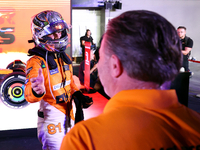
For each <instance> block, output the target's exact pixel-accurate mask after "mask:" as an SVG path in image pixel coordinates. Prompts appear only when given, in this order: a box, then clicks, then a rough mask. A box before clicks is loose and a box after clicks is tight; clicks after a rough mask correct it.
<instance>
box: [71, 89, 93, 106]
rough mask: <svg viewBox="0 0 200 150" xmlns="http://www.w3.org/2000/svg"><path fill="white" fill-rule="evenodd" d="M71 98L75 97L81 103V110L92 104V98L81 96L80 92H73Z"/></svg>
mask: <svg viewBox="0 0 200 150" xmlns="http://www.w3.org/2000/svg"><path fill="white" fill-rule="evenodd" d="M73 97H76V98H77V99H78V100H79V101H80V102H81V104H82V108H88V107H90V106H91V105H92V104H93V100H92V98H91V97H89V96H85V95H83V94H82V93H81V91H76V92H74V94H73Z"/></svg>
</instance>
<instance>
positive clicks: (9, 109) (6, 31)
mask: <svg viewBox="0 0 200 150" xmlns="http://www.w3.org/2000/svg"><path fill="white" fill-rule="evenodd" d="M44 10H54V11H57V12H59V13H60V14H61V15H62V16H63V18H64V20H65V21H66V22H67V24H68V25H70V24H71V0H4V1H0V61H1V63H0V77H2V76H1V73H3V72H4V73H5V71H4V70H3V69H5V68H6V66H8V64H9V63H11V62H13V61H14V60H16V59H18V60H22V61H23V62H24V63H26V61H27V60H28V58H29V57H28V56H27V52H28V50H29V49H30V48H33V47H34V43H28V40H31V39H32V34H31V28H30V27H31V18H32V16H34V15H35V14H37V13H39V12H41V11H44ZM69 39H71V35H70V33H69ZM70 41H71V40H69V44H68V48H67V50H66V52H67V53H70V46H71V44H70ZM7 73H8V74H9V72H7ZM15 77H16V76H15ZM18 77H20V78H21V79H22V81H21V80H20V83H19V84H16V83H15V81H14V80H13V81H12V82H6V83H5V84H3V85H4V86H7V95H8V97H9V98H10V100H11V101H12V100H13V101H15V102H16V103H17V102H20V101H21V99H23V91H22V90H23V78H24V77H23V76H18ZM11 78H13V76H11V77H10V78H9V79H11ZM1 79H2V80H4V79H3V78H1ZM8 81H9V80H8ZM0 94H1V96H2V93H0ZM16 97H17V98H16ZM15 106H16V107H13V106H8V105H6V104H5V103H3V102H2V99H1V100H0V113H1V115H0V121H1V125H0V130H11V129H23V128H35V127H36V126H37V110H38V108H39V103H35V104H26V106H24V107H17V105H15Z"/></svg>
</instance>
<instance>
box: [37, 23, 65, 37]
mask: <svg viewBox="0 0 200 150" xmlns="http://www.w3.org/2000/svg"><path fill="white" fill-rule="evenodd" d="M64 29H67V30H68V29H69V28H68V26H67V23H66V22H65V21H64V20H60V21H57V22H53V23H50V24H48V25H46V26H45V27H44V28H43V30H41V31H40V32H39V33H37V34H38V35H37V36H38V37H39V38H42V37H43V36H46V35H49V34H52V33H54V32H57V31H62V30H64Z"/></svg>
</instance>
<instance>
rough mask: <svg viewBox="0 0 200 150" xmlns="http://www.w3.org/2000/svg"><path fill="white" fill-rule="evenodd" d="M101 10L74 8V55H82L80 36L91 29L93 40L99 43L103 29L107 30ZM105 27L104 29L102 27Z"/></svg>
mask: <svg viewBox="0 0 200 150" xmlns="http://www.w3.org/2000/svg"><path fill="white" fill-rule="evenodd" d="M101 15H102V13H101V10H87V9H73V10H72V56H73V57H77V56H81V55H82V54H81V52H82V51H81V48H80V37H81V36H84V35H85V31H86V29H90V31H91V33H92V35H91V36H92V38H93V42H94V43H96V44H97V46H98V42H99V40H100V38H101V34H102V33H101V31H102V30H105V29H104V28H105V23H103V25H102V22H101V19H102V18H101ZM102 27H103V29H102Z"/></svg>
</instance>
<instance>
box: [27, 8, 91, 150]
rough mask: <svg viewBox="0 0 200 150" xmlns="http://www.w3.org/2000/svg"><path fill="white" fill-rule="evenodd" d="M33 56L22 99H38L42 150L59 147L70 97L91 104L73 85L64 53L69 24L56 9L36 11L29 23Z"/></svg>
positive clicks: (68, 117)
mask: <svg viewBox="0 0 200 150" xmlns="http://www.w3.org/2000/svg"><path fill="white" fill-rule="evenodd" d="M31 29H32V34H33V40H32V42H34V43H35V47H34V48H32V49H30V50H29V51H28V54H29V56H32V57H31V58H30V59H29V60H28V61H27V65H26V83H25V99H26V100H27V101H28V102H30V103H35V102H40V108H39V110H38V127H37V132H38V139H39V141H40V142H41V143H42V145H43V147H42V148H43V150H59V149H60V145H61V142H62V139H63V137H64V135H65V133H66V132H67V128H69V127H71V123H70V120H71V118H72V119H73V117H74V116H73V112H72V96H73V97H74V98H76V99H78V101H79V103H81V105H82V107H83V108H87V107H89V106H90V105H91V104H92V100H91V99H90V98H88V97H85V96H84V95H83V94H82V93H81V92H80V91H79V89H78V88H77V86H76V85H75V84H74V81H73V78H72V75H73V70H72V61H71V59H70V58H69V56H68V55H67V54H66V53H65V52H64V50H65V49H66V46H67V44H68V34H67V30H68V26H67V23H66V22H65V21H64V20H63V18H62V16H61V14H59V13H58V12H55V11H52V10H47V11H42V12H40V13H38V14H36V15H35V16H34V17H33V19H32V22H31Z"/></svg>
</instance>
